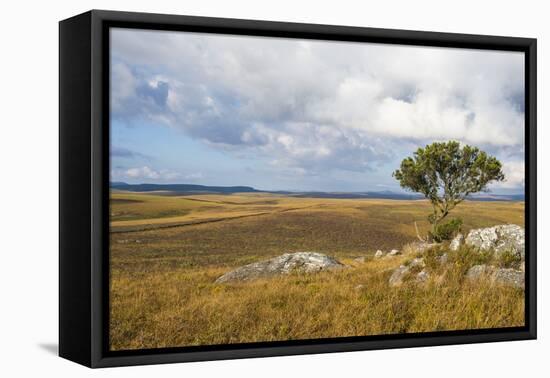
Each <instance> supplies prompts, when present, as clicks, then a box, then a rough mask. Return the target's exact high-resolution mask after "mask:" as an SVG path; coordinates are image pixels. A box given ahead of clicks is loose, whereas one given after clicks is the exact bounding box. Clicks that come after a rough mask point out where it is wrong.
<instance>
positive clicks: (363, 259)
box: [353, 256, 366, 264]
mask: <svg viewBox="0 0 550 378" xmlns="http://www.w3.org/2000/svg"><path fill="white" fill-rule="evenodd" d="M353 261H355V262H357V263H360V264H363V263H364V262H365V261H366V259H365V256H361V257H357V258H356V259H353Z"/></svg>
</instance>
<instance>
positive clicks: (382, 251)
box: [59, 11, 536, 367]
mask: <svg viewBox="0 0 550 378" xmlns="http://www.w3.org/2000/svg"><path fill="white" fill-rule="evenodd" d="M59 61H60V65H59V69H60V71H59V73H60V110H59V112H60V277H59V289H60V308H59V310H60V311H59V315H60V316H59V319H60V327H59V329H60V333H59V348H60V349H59V351H60V355H61V356H62V357H65V358H67V359H70V360H73V361H75V362H78V363H81V364H84V365H86V366H90V367H107V366H117V365H135V364H154V363H166V362H183V361H199V360H214V359H229V358H243V357H262V356H276V355H290V354H305V353H322V352H338V351H352V350H368V349H380V348H397V347H412V346H428V345H445V344H456V343H474V342H490V341H504V340H524V339H533V338H535V337H536V176H535V175H536V161H535V157H536V96H535V94H536V40H535V39H528V38H515V37H496V36H481V35H466V34H446V33H434V32H415V31H401V30H384V29H371V28H356V27H343V26H327V25H310V24H294V23H280V22H266V21H247V20H235V19H217V18H202V17H188V16H173V15H158V14H143V13H124V12H111V11H90V12H87V13H85V14H82V15H79V16H75V17H73V18H70V19H67V20H64V21H61V22H60V60H59Z"/></svg>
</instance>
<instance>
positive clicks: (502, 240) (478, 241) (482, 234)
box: [465, 224, 525, 258]
mask: <svg viewBox="0 0 550 378" xmlns="http://www.w3.org/2000/svg"><path fill="white" fill-rule="evenodd" d="M465 242H466V245H469V246H472V247H475V248H478V249H479V250H482V251H489V250H493V251H494V252H495V254H496V255H497V256H498V255H499V254H501V253H503V252H506V251H511V252H514V253H516V254H518V255H519V256H521V258H525V230H524V229H523V227H520V226H518V225H515V224H503V225H499V226H494V227H488V228H478V229H475V230H471V231H470V232H469V233H468V236H467V237H466V241H465Z"/></svg>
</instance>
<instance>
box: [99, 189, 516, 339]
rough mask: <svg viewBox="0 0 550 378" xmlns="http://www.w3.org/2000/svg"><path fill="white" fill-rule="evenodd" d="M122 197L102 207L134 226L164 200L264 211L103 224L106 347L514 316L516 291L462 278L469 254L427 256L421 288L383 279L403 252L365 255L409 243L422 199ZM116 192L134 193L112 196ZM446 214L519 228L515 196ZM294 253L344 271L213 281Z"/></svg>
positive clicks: (336, 333)
mask: <svg viewBox="0 0 550 378" xmlns="http://www.w3.org/2000/svg"><path fill="white" fill-rule="evenodd" d="M131 196H133V194H123V193H119V194H117V199H118V200H119V201H118V202H114V203H113V204H112V211H114V212H115V213H116V212H121V209H122V208H123V211H126V213H127V214H131V215H132V216H135V217H136V218H134V219H137V218H139V217H141V218H140V219H141V220H142V221H143V222H144V223H143V224H147V222H149V219H160V218H161V216H159V213H160V212H162V211H165V209H166V208H168V207H170V206H173V203H174V202H173V201H176V203H177V204H178V205H177V206H179V207H176V208H174V209H177V210H178V211H180V210H182V211H188V212H189V213H188V214H193V213H200V212H210V213H211V214H210V215H212V216H213V217H215V216H217V217H222V218H223V214H227V213H231V212H238V211H257V210H254V208H257V207H263V210H261V211H262V212H267V214H262V215H258V216H252V217H248V218H241V219H225V220H223V221H219V222H215V223H204V224H197V225H187V226H181V227H173V228H166V229H163V228H158V229H152V230H148V231H136V232H122V233H113V234H112V235H111V322H110V336H111V337H110V342H111V348H112V349H113V350H121V349H137V348H157V347H172V346H187V345H211V344H224V343H241V342H255V341H273V340H290V339H311V338H326V337H341V336H357V335H373V334H390V333H407V332H423V331H437V330H455V329H476V328H493V327H511V326H519V325H523V322H524V307H523V306H524V293H523V291H521V290H518V289H513V288H507V287H499V286H491V285H488V284H486V283H483V282H478V283H471V282H466V281H465V280H464V273H465V271H466V269H467V268H468V267H469V266H471V265H473V264H474V263H476V261H475V256H474V255H473V254H471V253H467V251H466V252H465V253H461V254H457V255H455V256H454V257H452V258H451V261H450V262H449V264H448V265H447V266H448V268H445V269H443V268H441V267H438V266H437V265H436V264H431V265H430V264H428V265H429V269H431V278H430V279H429V281H428V283H427V284H426V285H417V284H415V283H412V282H411V283H407V284H405V285H403V286H401V287H397V288H393V287H389V285H388V283H387V282H388V277H389V275H390V274H391V270H392V269H394V268H395V267H397V266H398V265H399V264H401V263H404V262H406V261H407V260H408V259H410V258H412V257H413V256H403V257H399V258H395V259H381V260H373V259H372V258H370V256H371V255H372V254H373V252H374V251H375V250H376V249H378V248H380V249H390V248H401V247H402V246H403V245H404V244H406V243H408V242H410V241H413V240H414V239H415V233H414V227H413V225H412V223H413V222H414V221H418V222H419V226H420V227H421V228H422V229H423V230H426V229H427V227H428V225H427V223H426V222H425V217H426V214H427V213H428V212H429V206H428V204H427V203H425V202H424V201H391V200H332V199H301V198H300V199H298V198H286V197H277V196H259V195H253V196H208V195H203V196H190V197H186V198H181V197H168V196H151V195H147V194H138V195H135V197H131ZM149 197H155V198H154V199H152V200H151V199H150V198H149ZM124 199H126V200H128V199H130V200H132V199H134V200H136V199H137V200H140V201H142V202H131V201H126V202H125V201H120V200H124ZM163 199H165V200H166V202H163ZM197 200H199V201H197ZM205 200H206V201H211V202H203V201H205ZM177 201H181V202H177ZM197 203H198V204H199V205H198V206H197ZM137 204H139V206H138V208H137V209H136V210H134V207H133V206H135V205H137ZM204 204H208V206H212V207H210V208H208V209H206V208H204V207H203V206H204ZM216 213H217V215H216ZM220 214H221V216H220ZM456 215H457V216H462V217H463V218H464V221H465V228H467V229H468V228H473V227H483V226H490V225H494V224H500V223H516V224H520V225H523V203H509V202H506V203H504V202H467V203H464V204H463V205H462V206H460V207H459V208H458V209H457V211H456ZM165 218H169V216H166V217H165ZM300 250H301V251H304V250H312V251H319V252H323V253H326V254H329V255H331V256H335V257H336V258H338V259H340V260H341V261H343V262H344V263H347V264H348V265H350V266H353V268H351V269H345V270H342V271H336V272H327V273H320V274H314V275H300V274H296V275H291V276H286V277H280V278H275V279H270V280H258V281H254V282H248V283H240V284H214V280H215V279H216V278H217V277H219V276H220V275H222V274H223V273H225V272H227V271H228V270H230V269H233V268H235V267H237V266H240V265H243V264H246V263H250V262H254V261H259V260H261V259H265V258H269V257H273V256H277V255H280V254H282V253H285V252H295V251H300ZM357 256H367V261H366V262H365V263H363V264H359V263H356V262H354V261H353V258H354V257H357ZM430 258H433V256H432V257H430V256H428V258H427V260H428V262H430ZM359 285H361V286H360V287H359Z"/></svg>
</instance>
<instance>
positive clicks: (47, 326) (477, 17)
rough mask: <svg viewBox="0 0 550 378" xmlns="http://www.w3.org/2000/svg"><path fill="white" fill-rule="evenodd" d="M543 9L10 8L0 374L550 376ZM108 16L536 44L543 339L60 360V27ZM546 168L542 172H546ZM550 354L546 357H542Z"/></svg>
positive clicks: (342, 0) (0, 208) (334, 4)
mask: <svg viewBox="0 0 550 378" xmlns="http://www.w3.org/2000/svg"><path fill="white" fill-rule="evenodd" d="M544 7H545V2H543V1H531V0H524V1H521V2H520V1H505V0H501V1H498V2H497V1H494V2H489V1H487V2H481V1H476V0H460V1H437V0H433V1H427V0H426V1H424V0H415V1H410V0H400V1H391V0H386V1H371V2H368V1H347V0H337V1H330V2H321V1H320V0H317V1H311V2H308V1H297V0H276V1H275V0H270V1H257V0H256V1H247V0H230V1H224V0H185V1H181V0H180V1H178V0H155V1H151V0H149V1H145V0H132V1H130V0H128V1H126V0H111V1H106V0H95V1H90V0H81V1H56V2H46V1H34V2H32V1H24V0H20V1H17V2H16V1H7V2H4V3H3V6H2V17H1V22H0V28H1V33H0V41H1V43H0V48H1V50H0V51H1V58H0V67H1V69H0V96H1V104H2V105H1V108H0V109H1V111H0V134H1V135H0V167H1V170H0V180H1V184H0V226H1V227H0V230H1V231H0V235H1V239H2V242H1V244H0V245H1V247H0V251H1V252H0V253H1V254H0V256H1V260H0V293H1V295H0V361H1V362H0V375H2V376H4V377H19V376H60V377H65V376H66V377H84V376H86V377H87V376H96V377H97V376H105V377H147V376H153V375H154V376H163V377H172V376H173V377H176V376H177V377H182V376H185V377H199V376H200V377H209V376H212V377H214V376H228V377H231V376H239V377H243V378H244V377H257V376H262V377H292V376H313V377H334V376H339V377H344V376H373V377H375V376H406V377H414V376H422V377H442V376H445V377H447V378H451V377H461V378H462V377H465V376H499V377H512V376H514V377H517V376H521V375H525V376H532V377H536V376H543V375H545V374H544V373H546V374H548V373H549V372H550V363H549V362H548V355H549V352H548V351H550V341H549V340H548V339H549V338H550V328H549V326H548V323H547V322H546V320H547V319H545V318H547V317H548V314H549V303H550V301H549V300H548V298H547V297H546V298H543V296H545V295H547V293H548V285H549V280H548V276H547V275H546V276H545V273H548V274H550V266H549V261H550V260H549V259H548V258H546V256H545V253H546V250H548V249H549V247H550V239H549V238H548V236H547V234H545V231H546V232H548V227H549V224H550V221H549V220H548V218H547V213H548V212H549V211H550V203H549V201H548V199H547V196H545V195H544V194H545V188H546V189H548V188H549V185H550V183H549V175H548V174H547V172H548V171H547V167H546V164H545V163H547V162H549V161H550V149H549V148H548V147H547V145H548V143H550V135H549V131H548V129H547V128H546V127H545V126H546V120H547V119H546V117H545V111H546V108H545V105H546V104H547V97H546V95H547V94H548V88H549V87H550V83H549V81H550V76H549V75H548V74H547V72H546V70H545V68H546V67H547V66H548V64H549V59H550V58H548V51H550V26H549V24H548V14H549V12H548V9H544ZM92 8H96V9H112V10H127V11H143V12H158V13H175V14H188V15H202V16H220V17H233V18H249V19H264V20H276V21H295V22H310V23H325V24H340V25H354V26H371V27H382V28H396V29H414V30H430V31H444V32H463V33H479V34H494V35H511V36H524V37H536V38H538V40H539V42H538V43H539V44H538V48H539V50H538V52H539V59H538V65H539V72H538V75H539V80H538V85H539V90H538V105H539V113H538V124H539V143H538V146H539V154H538V159H539V172H538V175H539V187H538V191H539V219H538V227H539V252H538V253H539V282H538V285H539V296H538V303H539V312H538V314H539V340H537V341H527V342H505V343H493V344H478V345H459V346H447V347H435V348H416V349H403V350H388V351H370V352H355V353H337V354H325V355H310V356H295V357H279V358H267V359H249V360H234V361H218V362H206V363H191V364H174V365H163V366H145V367H131V368H114V369H103V370H90V369H86V368H83V367H80V366H78V365H76V364H74V363H71V362H69V361H65V360H62V359H61V358H59V357H57V356H56V355H55V354H56V348H57V263H58V259H57V246H58V236H57V232H58V227H57V222H58V210H57V206H58V201H57V195H58V169H57V164H58V157H57V150H58V132H57V130H58V129H57V122H58V118H57V115H58V112H57V106H58V102H57V92H58V88H57V79H58V76H57V64H58V58H57V57H58V41H57V37H58V25H57V22H58V21H59V20H61V19H64V18H67V17H70V16H73V15H75V14H78V13H81V12H84V11H86V10H89V9H92ZM545 171H546V173H545ZM545 349H546V350H545Z"/></svg>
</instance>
